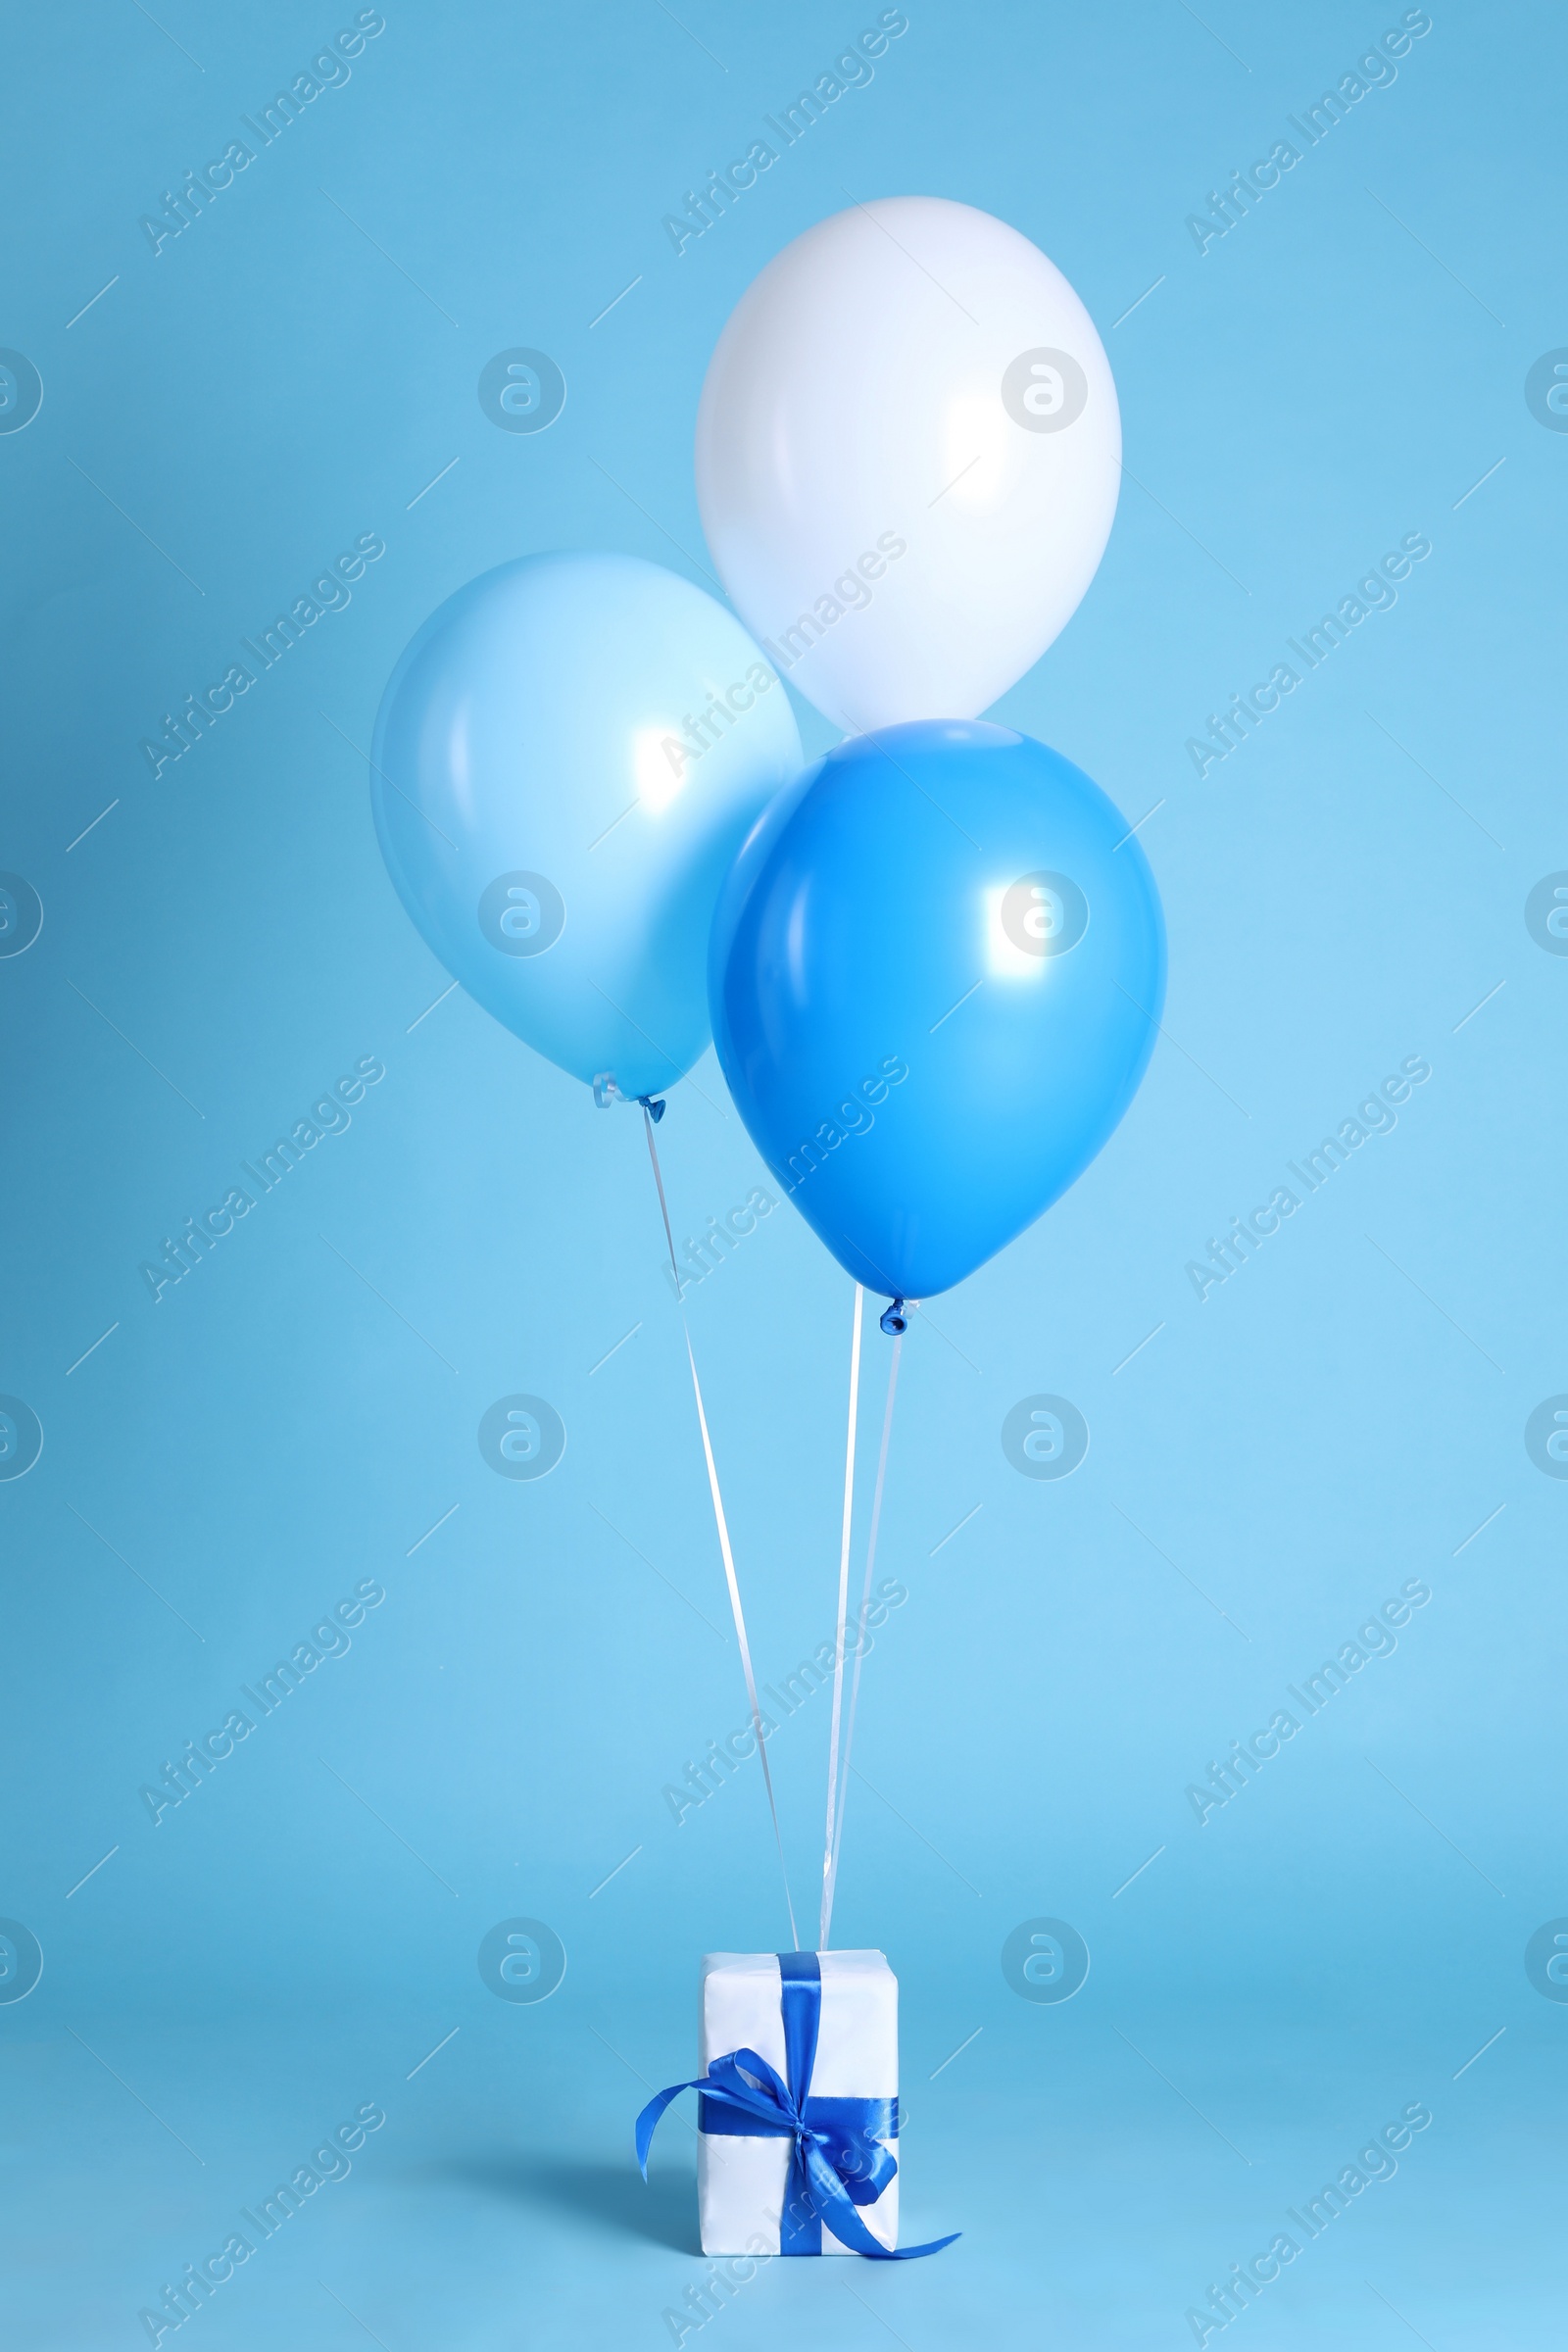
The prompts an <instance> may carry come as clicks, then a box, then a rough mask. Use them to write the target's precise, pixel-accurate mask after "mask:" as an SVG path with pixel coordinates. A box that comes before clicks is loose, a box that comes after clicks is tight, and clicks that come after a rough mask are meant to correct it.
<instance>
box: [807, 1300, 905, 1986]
mask: <svg viewBox="0 0 1568 2352" xmlns="http://www.w3.org/2000/svg"><path fill="white" fill-rule="evenodd" d="M903 1347H904V1339H903V1335H902V1334H901V1335H900V1336H899V1338H897V1339H896V1340H895V1341H894V1343H893V1361H892V1363H891V1364H890V1365H889V1366H888V1401H887V1409H886V1411H885V1412H884V1413H883V1415H882V1448H881V1451H880V1453H879V1454H878V1455H877V1464H876V1492H875V1494H874V1495H872V1498H871V1538H870V1542H869V1544H867V1545H866V1552H865V1583H864V1585H863V1586H862V1587H861V1591H860V1614H859V1618H858V1624H857V1633H856V1642H855V1673H854V1676H853V1678H852V1679H851V1683H850V1711H849V1720H848V1722H847V1724H846V1726H845V1732H844V1772H843V1778H842V1782H841V1785H840V1789H839V1802H838V1814H837V1817H836V1819H835V1821H834V1824H833V1862H832V1867H831V1869H830V1870H829V1872H828V1881H827V1901H826V1904H825V1906H824V1908H823V1913H822V1948H823V1949H824V1950H825V1949H826V1948H827V1935H828V1929H829V1928H830V1927H831V1925H832V1922H833V1897H834V1894H835V1893H836V1892H837V1889H838V1883H839V1848H840V1846H841V1845H842V1844H843V1843H844V1812H845V1807H846V1805H847V1804H848V1802H849V1795H850V1757H851V1754H852V1752H853V1750H854V1747H855V1717H856V1710H857V1709H858V1705H859V1702H860V1660H861V1658H862V1657H863V1656H864V1654H865V1621H866V1618H867V1617H868V1616H869V1614H870V1609H871V1576H872V1572H873V1570H874V1569H875V1567H876V1539H877V1531H878V1529H879V1528H880V1527H881V1524H882V1490H883V1488H884V1486H885V1485H886V1483H887V1475H888V1442H889V1440H890V1439H891V1437H892V1435H893V1399H894V1397H895V1396H896V1395H897V1393H898V1386H899V1355H900V1352H901V1351H902V1349H903Z"/></svg>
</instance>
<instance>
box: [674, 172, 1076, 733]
mask: <svg viewBox="0 0 1568 2352" xmlns="http://www.w3.org/2000/svg"><path fill="white" fill-rule="evenodd" d="M1120 461H1121V422H1120V417H1119V413H1118V410H1117V406H1116V390H1115V385H1114V383H1113V382H1112V380H1111V373H1110V366H1109V363H1108V362H1107V360H1106V358H1105V354H1104V351H1103V347H1102V345H1101V341H1100V337H1099V335H1098V334H1097V333H1096V332H1095V328H1094V324H1093V321H1092V320H1091V319H1090V317H1089V314H1088V312H1087V311H1086V310H1085V309H1084V306H1083V304H1082V303H1081V302H1080V301H1079V299H1078V296H1077V295H1076V294H1075V293H1074V291H1073V289H1072V287H1071V286H1070V285H1069V284H1068V282H1067V280H1066V278H1065V277H1063V276H1062V274H1061V271H1060V270H1057V269H1056V268H1055V267H1054V264H1053V263H1052V262H1050V261H1048V260H1047V258H1046V256H1045V255H1044V254H1043V253H1042V252H1041V251H1040V250H1039V248H1038V247H1037V246H1034V245H1032V244H1030V242H1029V240H1028V239H1027V237H1023V236H1020V235H1019V233H1018V231H1017V230H1016V229H1015V228H1010V227H1008V226H1007V224H1006V223H1005V221H998V220H995V219H993V217H992V216H991V215H990V214H989V213H982V212H977V211H976V210H975V209H974V207H973V206H971V205H966V204H954V203H951V202H949V201H948V200H947V199H946V198H941V197H934V196H903V197H889V198H881V199H878V200H877V201H876V202H874V203H870V204H863V205H857V206H855V207H854V209H853V210H851V211H849V212H846V213H839V214H837V215H835V216H834V217H833V218H832V219H831V220H827V221H819V222H818V223H817V225H816V226H815V227H814V228H809V229H808V230H807V231H806V233H805V235H804V236H800V237H797V238H796V239H795V242H794V243H793V244H792V245H788V246H786V247H785V249H784V251H783V252H782V253H780V254H779V255H778V256H777V257H776V258H775V259H774V260H773V261H771V262H770V263H769V264H768V265H767V268H766V269H765V270H762V272H761V273H760V276H759V277H757V278H756V279H755V280H754V281H753V283H752V284H751V285H750V286H749V287H748V288H747V291H746V292H745V294H744V295H743V296H742V297H741V300H740V302H739V303H738V304H737V305H736V308H735V310H734V312H733V314H732V315H731V317H730V319H729V321H728V323H727V325H726V326H725V328H724V331H723V333H722V334H721V335H720V337H719V340H718V345H717V348H716V349H715V351H714V354H713V358H712V361H711V366H710V368H709V370H708V377H707V381H706V382H705V384H704V386H703V397H702V404H701V408H700V411H699V416H698V426H697V488H698V498H699V503H700V505H701V508H702V515H703V526H704V529H705V530H706V531H707V533H708V544H709V546H710V547H711V550H712V552H713V557H714V560H715V562H716V564H717V565H718V569H719V571H720V573H721V574H722V576H723V580H724V584H725V586H726V587H727V588H728V590H729V592H730V595H731V596H732V597H733V598H734V600H735V604H736V607H737V609H738V610H739V612H740V613H741V615H742V617H743V618H744V619H745V620H746V622H747V624H748V625H749V627H750V628H751V629H752V630H753V631H754V633H755V634H756V635H757V636H758V637H759V638H760V640H762V641H764V650H765V651H766V652H767V653H768V657H769V659H770V660H771V661H773V662H777V663H778V665H779V666H780V667H781V668H782V669H783V670H784V672H785V674H786V675H788V677H789V679H790V681H791V683H792V684H793V685H796V686H798V687H799V688H800V690H801V691H802V693H803V694H806V695H808V696H809V698H810V700H811V701H812V702H813V703H815V704H816V706H817V708H818V709H819V710H820V711H825V712H826V713H827V715H828V717H829V718H831V719H833V720H834V721H835V722H836V723H837V724H839V725H840V726H842V727H844V728H846V729H848V730H850V731H855V730H858V729H862V728H870V727H878V726H885V725H888V724H891V723H893V722H895V721H898V720H902V719H911V718H946V717H960V718H967V717H974V716H977V715H978V714H979V712H981V711H984V710H986V709H987V708H988V707H989V706H990V705H991V704H992V703H994V702H995V701H996V699H997V697H998V696H999V695H1000V694H1002V693H1004V692H1005V689H1006V688H1007V687H1008V686H1010V685H1012V684H1013V683H1014V681H1015V680H1016V679H1018V678H1020V677H1021V676H1022V675H1023V673H1024V671H1025V670H1026V669H1028V668H1029V667H1030V666H1031V664H1032V663H1033V662H1036V661H1038V659H1039V658H1040V656H1041V655H1042V654H1043V653H1044V652H1045V650H1046V648H1047V646H1049V645H1050V644H1051V642H1052V640H1053V639H1054V637H1055V636H1056V634H1057V633H1058V631H1059V630H1060V629H1061V628H1062V627H1063V626H1064V625H1065V623H1066V622H1067V620H1068V619H1069V618H1070V617H1071V615H1072V613H1073V612H1074V610H1075V609H1076V607H1077V605H1078V602H1079V600H1080V598H1081V597H1082V596H1083V593H1084V591H1085V589H1086V588H1087V587H1088V585H1089V583H1090V581H1091V579H1092V578H1093V577H1094V574H1095V569H1096V567H1097V565H1098V564H1099V562H1100V559H1101V556H1102V554H1103V550H1104V546H1105V541H1106V538H1107V537H1108V535H1109V531H1110V524H1111V517H1112V515H1114V513H1115V509H1116V495H1117V490H1118V487H1119V483H1120V473H1121V463H1120Z"/></svg>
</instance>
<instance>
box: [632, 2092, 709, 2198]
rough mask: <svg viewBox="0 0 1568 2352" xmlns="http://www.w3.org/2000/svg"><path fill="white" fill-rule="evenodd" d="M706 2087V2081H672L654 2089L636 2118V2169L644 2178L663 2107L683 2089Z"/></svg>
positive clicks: (645, 2177)
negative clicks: (665, 2086) (664, 2087)
mask: <svg viewBox="0 0 1568 2352" xmlns="http://www.w3.org/2000/svg"><path fill="white" fill-rule="evenodd" d="M706 2087H707V2085H706V2083H704V2082H672V2083H671V2084H670V2085H669V2088H668V2089H667V2090H660V2091H656V2092H655V2093H654V2096H653V2097H652V2098H651V2099H650V2100H649V2102H648V2104H647V2106H646V2107H645V2108H644V2109H643V2111H642V2113H641V2115H640V2116H639V2117H638V2118H637V2170H638V2171H639V2172H640V2173H641V2174H642V2177H643V2179H644V2180H647V2178H648V2151H649V2149H650V2148H651V2147H652V2145H653V2140H654V2133H655V2132H656V2131H658V2129H659V2122H660V2118H661V2116H662V2114H663V2112H664V2109H665V2108H666V2107H667V2106H669V2105H670V2103H671V2102H672V2101H673V2100H675V2099H678V2098H679V2097H680V2094H681V2092H682V2091H683V2090H703V2089H705V2088H706Z"/></svg>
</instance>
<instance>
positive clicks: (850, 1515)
mask: <svg viewBox="0 0 1568 2352" xmlns="http://www.w3.org/2000/svg"><path fill="white" fill-rule="evenodd" d="M864 1298H865V1293H864V1292H863V1291H862V1289H861V1288H860V1285H859V1284H858V1283H857V1284H856V1286H855V1324H854V1328H853V1331H852V1334H851V1339H850V1418H849V1433H848V1436H847V1438H846V1441H845V1446H844V1533H843V1536H842V1538H841V1540H840V1543H839V1618H838V1638H837V1640H836V1641H835V1642H834V1644H833V1729H832V1733H831V1735H830V1738H829V1742H828V1753H827V1833H826V1836H825V1838H824V1839H823V1844H822V1909H821V1924H820V1928H819V1930H818V1935H817V1946H816V1948H817V1950H818V1951H819V1952H825V1951H826V1949H827V1928H828V1915H829V1913H830V1912H831V1910H832V1907H833V1897H832V1892H831V1886H832V1878H833V1823H834V1817H835V1813H836V1809H837V1804H838V1789H839V1718H840V1715H841V1713H842V1710H843V1705H844V1644H845V1639H846V1636H847V1634H848V1631H849V1621H850V1532H851V1528H852V1525H853V1521H854V1515H855V1431H856V1421H857V1418H858V1411H859V1401H860V1309H861V1305H862V1302H863V1300H864Z"/></svg>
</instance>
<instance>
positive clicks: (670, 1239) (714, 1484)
mask: <svg viewBox="0 0 1568 2352" xmlns="http://www.w3.org/2000/svg"><path fill="white" fill-rule="evenodd" d="M643 1128H644V1131H645V1133H646V1135H647V1137H648V1156H649V1158H650V1159H651V1160H652V1161H653V1164H654V1182H655V1184H656V1185H657V1186H658V1188H659V1213H660V1215H661V1216H662V1218H663V1220H664V1239H665V1241H666V1242H667V1243H668V1244H669V1264H670V1271H671V1272H672V1273H673V1275H674V1277H675V1292H676V1297H677V1298H678V1297H679V1295H680V1270H679V1268H678V1267H677V1266H676V1263H675V1237H674V1235H673V1233H672V1232H671V1231H670V1226H669V1206H668V1203H667V1202H666V1201H665V1199H664V1179H663V1174H662V1170H661V1168H660V1165H659V1147H658V1145H657V1144H656V1143H655V1142H654V1122H653V1118H652V1116H651V1115H650V1112H649V1110H648V1106H647V1104H646V1103H645V1104H644V1105H643ZM680 1327H681V1333H682V1336H683V1337H684V1339H685V1342H686V1361H687V1362H688V1363H689V1364H690V1366H691V1368H692V1395H693V1396H694V1397H696V1399H697V1426H698V1428H699V1429H700V1430H701V1431H702V1433H703V1459H704V1460H705V1461H706V1462H707V1464H708V1491H709V1494H710V1495H711V1498H712V1504H713V1524H714V1526H715V1527H716V1528H717V1530H718V1548H719V1552H720V1555H721V1556H722V1559H723V1562H724V1581H725V1583H726V1584H727V1585H728V1587H729V1606H730V1614H731V1616H732V1617H733V1618H734V1620H735V1639H736V1641H737V1642H739V1644H740V1652H741V1668H742V1671H743V1672H744V1674H745V1676H746V1696H747V1699H748V1701H749V1702H750V1705H751V1710H752V1730H753V1732H754V1734H755V1735H756V1739H757V1758H758V1762H759V1763H760V1765H761V1767H762V1786H763V1788H764V1789H766V1790H767V1809H768V1811H769V1813H770V1814H771V1815H772V1817H773V1842H774V1843H775V1845H776V1846H777V1847H778V1866H779V1870H780V1873H781V1874H782V1877H783V1880H784V1907H785V1909H786V1910H787V1911H788V1913H789V1915H790V1949H791V1950H792V1951H799V1950H800V1948H801V1938H800V1932H799V1930H798V1929H797V1927H796V1925H795V1904H794V1902H793V1900H792V1899H791V1895H790V1874H789V1870H788V1867H787V1865H786V1863H785V1860H784V1836H783V1832H782V1831H781V1830H780V1828H779V1826H778V1806H777V1803H776V1802H775V1801H774V1796H773V1776H772V1774H771V1772H769V1770H768V1767H767V1747H766V1743H765V1742H764V1740H763V1738H762V1710H761V1708H760V1706H759V1705H758V1703H757V1677H756V1675H755V1674H754V1673H753V1672H752V1645H751V1643H750V1642H748V1641H747V1639H746V1612H745V1610H744V1609H743V1608H742V1607H741V1589H740V1585H739V1583H738V1581H737V1579H736V1575H735V1555H734V1553H733V1552H732V1551H731V1549H730V1542H729V1523H728V1521H727V1520H726V1518H725V1516H724V1497H723V1495H721V1494H720V1492H719V1485H718V1470H717V1466H716V1465H715V1463H714V1460H713V1446H712V1440H711V1438H710V1436H709V1434H708V1414H707V1411H706V1410H705V1408H704V1405H703V1384H702V1382H701V1381H700V1380H699V1379H698V1377H697V1358H696V1356H695V1355H694V1354H693V1353H692V1335H691V1330H690V1327H689V1326H688V1324H687V1321H686V1309H685V1308H684V1307H682V1308H681V1312H680Z"/></svg>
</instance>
